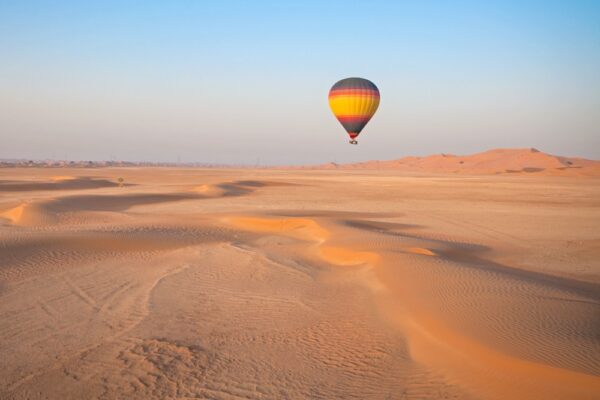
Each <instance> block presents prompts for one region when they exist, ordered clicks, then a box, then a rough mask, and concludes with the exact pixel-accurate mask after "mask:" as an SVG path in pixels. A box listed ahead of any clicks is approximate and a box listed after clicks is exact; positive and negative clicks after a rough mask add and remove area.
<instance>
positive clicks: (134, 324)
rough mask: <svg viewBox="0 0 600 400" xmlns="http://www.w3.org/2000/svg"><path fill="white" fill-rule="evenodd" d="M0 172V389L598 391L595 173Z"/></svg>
mask: <svg viewBox="0 0 600 400" xmlns="http://www.w3.org/2000/svg"><path fill="white" fill-rule="evenodd" d="M498 157H499V158H503V157H504V156H502V155H498ZM519 157H520V156H518V157H517V156H515V158H514V163H515V166H516V167H517V166H519V165H522V164H519V163H521V161H520V158H519ZM523 157H528V156H527V155H524V156H523ZM534 157H539V156H538V155H535V156H534ZM544 160H545V159H544ZM438 161H439V160H438ZM438 161H436V162H438ZM446 162H447V161H439V163H440V165H442V166H444V165H445V164H444V163H446ZM480 162H481V163H482V165H484V166H479V167H477V168H484V167H485V169H486V170H490V171H492V170H494V169H495V168H496V167H497V166H494V165H495V164H494V161H493V160H492V159H491V158H490V157H488V156H485V157H482V160H480ZM544 162H546V161H544ZM553 162H554V161H553ZM432 163H433V161H432ZM504 163H505V160H503V161H501V162H500V164H498V165H502V166H505V165H506V164H504ZM434 164H435V163H434ZM553 165H554V164H548V166H546V167H544V168H554V166H553ZM440 168H441V167H440ZM444 168H445V167H444ZM498 168H499V167H498ZM558 168H560V167H558ZM480 170H483V169H480ZM0 173H1V174H4V175H5V176H0V178H5V180H4V181H3V182H9V181H12V182H20V183H19V184H18V185H16V186H12V188H13V189H12V190H2V192H1V193H0V195H1V197H0V218H1V220H2V221H4V223H3V224H0V366H1V367H2V368H1V369H0V371H1V372H0V398H2V399H4V398H6V399H36V398H40V399H41V398H46V399H80V398H133V399H137V398H139V399H149V398H214V399H237V398H249V399H279V398H290V399H306V398H322V399H335V398H340V399H341V398H362V399H390V398H393V399H448V398H455V399H507V398H510V399H595V398H597V397H598V395H599V394H600V378H598V377H599V376H600V363H599V362H598V360H600V350H599V349H600V337H598V327H599V325H598V324H599V319H598V315H599V313H600V295H599V293H600V265H599V264H598V260H599V259H600V257H599V256H600V253H599V250H598V249H599V247H598V238H597V226H598V223H599V222H600V209H599V208H598V203H597V200H596V199H597V198H598V196H599V195H600V193H598V191H599V188H598V185H597V184H596V181H595V179H593V178H585V177H582V178H581V179H561V178H553V177H548V176H546V177H540V178H539V179H534V178H532V179H527V180H526V181H524V180H523V179H522V178H520V177H518V176H515V175H514V174H506V176H493V177H487V178H486V177H472V176H470V177H464V178H463V177H460V176H455V175H445V176H444V175H436V176H434V177H414V176H406V177H403V176H396V175H395V174H392V175H390V174H386V173H385V172H381V173H380V172H372V171H371V172H369V173H363V172H361V171H356V172H352V171H350V172H345V173H344V174H338V173H336V172H334V171H332V172H327V171H316V172H311V171H271V170H236V171H231V170H223V171H218V170H205V171H203V170H178V169H165V170H162V171H161V170H145V169H138V170H135V171H134V170H131V171H119V172H118V173H119V175H123V176H125V180H126V182H128V183H130V186H127V187H114V186H106V187H87V188H86V187H81V186H80V187H77V188H75V187H74V186H73V187H69V188H64V189H62V190H56V189H52V190H49V189H31V190H24V189H23V187H24V186H23V185H22V184H21V183H22V182H29V181H34V179H33V176H30V175H28V174H35V176H36V180H35V182H36V185H40V184H43V183H44V182H45V181H42V180H41V178H40V176H44V174H43V173H39V172H36V171H28V170H23V171H21V170H19V171H13V172H11V171H0ZM9 173H10V174H12V175H7V174H9ZM94 173H96V174H98V177H99V176H101V175H104V176H114V175H115V172H114V171H111V170H100V169H99V170H97V171H96V170H95V171H94ZM524 173H525V172H524ZM527 174H530V175H528V176H532V177H533V176H536V175H535V174H537V173H527ZM14 175H18V177H19V179H18V180H15V179H14ZM72 177H75V178H72ZM98 177H90V178H89V180H91V181H95V180H96V179H100V178H98ZM45 179H47V183H48V184H55V183H57V182H72V181H77V180H78V179H79V178H77V171H76V170H73V171H70V170H66V171H65V174H64V178H60V179H56V177H55V176H54V177H53V176H51V175H49V174H48V176H47V177H46V178H45ZM34 187H37V188H39V187H40V186H34ZM42 187H43V186H42ZM4 188H6V187H4ZM45 190H48V192H44V191H45ZM33 191H35V193H34V192H33ZM74 191H75V192H74ZM332 193H335V197H332Z"/></svg>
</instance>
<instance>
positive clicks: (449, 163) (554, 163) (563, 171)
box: [307, 148, 600, 176]
mask: <svg viewBox="0 0 600 400" xmlns="http://www.w3.org/2000/svg"><path fill="white" fill-rule="evenodd" d="M307 168H309V169H352V170H353V169H359V170H360V169H366V170H386V169H389V170H399V171H412V172H425V173H464V174H527V175H529V174H536V175H558V176H600V161H593V160H586V159H583V158H575V157H562V156H554V155H551V154H547V153H543V152H541V151H539V150H537V149H533V148H529V149H494V150H489V151H486V152H483V153H477V154H471V155H467V156H457V155H453V154H435V155H431V156H427V157H404V158H401V159H398V160H390V161H367V162H361V163H354V164H334V163H330V164H323V165H317V166H312V167H307Z"/></svg>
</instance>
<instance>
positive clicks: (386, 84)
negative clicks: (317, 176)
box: [0, 0, 600, 164]
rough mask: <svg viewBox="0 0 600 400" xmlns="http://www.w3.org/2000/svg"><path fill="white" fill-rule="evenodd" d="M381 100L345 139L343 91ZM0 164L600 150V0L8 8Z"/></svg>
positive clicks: (2, 33) (590, 153) (3, 30)
mask: <svg viewBox="0 0 600 400" xmlns="http://www.w3.org/2000/svg"><path fill="white" fill-rule="evenodd" d="M349 76H360V77H365V78H368V79H370V80H372V81H373V82H375V83H376V84H377V85H378V86H379V89H380V91H381V96H382V100H381V106H380V108H379V111H378V113H377V114H376V115H375V117H374V118H373V120H372V121H371V122H370V124H369V125H368V126H367V127H366V128H365V130H364V131H363V134H362V135H361V136H360V138H359V141H360V144H359V146H351V145H349V144H347V137H346V133H345V132H344V131H343V129H342V128H341V126H340V125H339V124H338V122H337V121H336V120H335V119H334V118H333V116H332V115H331V113H330V111H329V108H328V104H327V92H328V90H329V88H330V86H331V85H332V84H333V83H334V82H335V81H337V80H339V79H341V78H345V77H349ZM0 139H1V141H0V158H21V157H23V158H46V157H54V158H57V159H58V158H63V157H65V155H67V156H68V158H69V159H84V160H87V159H92V160H100V159H109V158H110V157H111V156H112V157H114V158H116V159H126V160H154V161H175V160H177V158H178V157H180V159H181V160H182V161H205V162H222V163H255V162H256V161H257V160H258V159H260V163H261V164H287V163H313V162H326V161H334V160H335V161H338V162H345V161H355V160H367V159H391V158H397V157H401V156H404V155H425V154H430V153H440V152H445V153H459V154H464V153H471V152H476V151H480V150H485V149H488V148H492V147H538V148H540V149H541V150H544V151H548V152H551V153H557V154H563V155H580V156H585V157H589V158H600V1H498V2H492V1H472V2H463V1H454V2H452V1H417V0H414V1H389V2H386V1H355V2H353V1H328V2H325V1H263V2H260V1H214V2H212V1H211V2H209V1H72V2H61V1H47V2H34V1H26V0H14V1H6V0H0Z"/></svg>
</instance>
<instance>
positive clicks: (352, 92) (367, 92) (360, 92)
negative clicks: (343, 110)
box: [329, 89, 379, 97]
mask: <svg viewBox="0 0 600 400" xmlns="http://www.w3.org/2000/svg"><path fill="white" fill-rule="evenodd" d="M335 96H372V97H379V92H378V91H377V90H371V89H336V90H331V91H330V92H329V97H335Z"/></svg>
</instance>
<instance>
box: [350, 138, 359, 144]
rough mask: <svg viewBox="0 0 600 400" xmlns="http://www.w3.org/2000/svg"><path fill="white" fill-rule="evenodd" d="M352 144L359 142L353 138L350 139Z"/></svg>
mask: <svg viewBox="0 0 600 400" xmlns="http://www.w3.org/2000/svg"><path fill="white" fill-rule="evenodd" d="M350 144H358V142H357V141H356V140H354V139H352V140H351V141H350Z"/></svg>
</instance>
